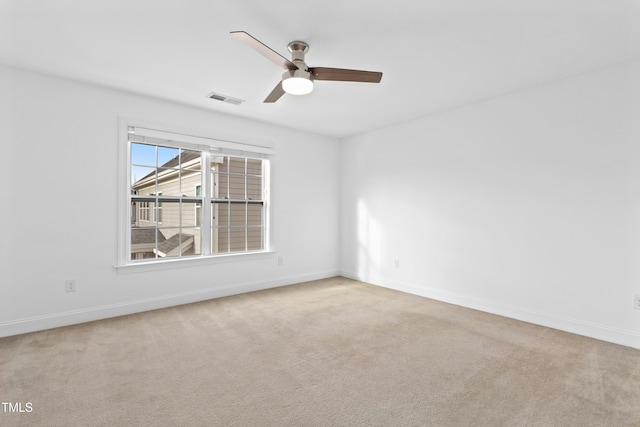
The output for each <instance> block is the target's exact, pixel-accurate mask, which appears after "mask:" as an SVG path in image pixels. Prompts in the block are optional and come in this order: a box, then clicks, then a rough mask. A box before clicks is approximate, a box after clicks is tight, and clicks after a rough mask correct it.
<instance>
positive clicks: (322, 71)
mask: <svg viewBox="0 0 640 427" xmlns="http://www.w3.org/2000/svg"><path fill="white" fill-rule="evenodd" d="M309 72H310V73H311V75H312V76H313V79H314V80H334V81H339V82H364V83H380V80H382V73H379V72H377V71H360V70H347V69H344V68H327V67H311V68H309Z"/></svg>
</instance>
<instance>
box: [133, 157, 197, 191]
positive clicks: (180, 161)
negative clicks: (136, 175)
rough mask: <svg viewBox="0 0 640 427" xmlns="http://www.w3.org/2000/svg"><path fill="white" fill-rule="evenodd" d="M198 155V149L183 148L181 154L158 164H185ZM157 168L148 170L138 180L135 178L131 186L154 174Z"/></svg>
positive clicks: (166, 165) (162, 166) (174, 165)
mask: <svg viewBox="0 0 640 427" xmlns="http://www.w3.org/2000/svg"><path fill="white" fill-rule="evenodd" d="M198 157H200V152H199V151H194V150H183V151H182V153H181V154H178V155H177V156H175V157H174V158H173V159H171V160H169V161H168V162H166V163H165V164H163V165H160V166H159V167H160V168H175V167H178V166H180V164H183V165H184V164H185V163H187V162H190V161H191V160H194V159H197V158H198ZM156 172H158V171H157V169H156V170H154V171H153V172H149V173H148V174H146V175H145V176H143V177H142V178H140V179H139V180H137V181H136V182H135V183H134V184H133V186H135V185H136V184H138V183H139V182H142V181H144V180H145V179H147V178H149V177H151V176H153V175H155V174H156Z"/></svg>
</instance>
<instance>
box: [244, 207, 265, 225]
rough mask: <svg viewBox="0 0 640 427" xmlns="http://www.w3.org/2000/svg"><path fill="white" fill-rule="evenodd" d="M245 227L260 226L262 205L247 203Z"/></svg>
mask: <svg viewBox="0 0 640 427" xmlns="http://www.w3.org/2000/svg"><path fill="white" fill-rule="evenodd" d="M247 225H262V205H261V204H260V205H259V204H257V203H249V204H248V205H247Z"/></svg>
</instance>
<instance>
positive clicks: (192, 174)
mask: <svg viewBox="0 0 640 427" xmlns="http://www.w3.org/2000/svg"><path fill="white" fill-rule="evenodd" d="M127 130H128V131H127V136H128V138H127V141H126V144H127V150H126V152H127V165H128V167H127V173H126V175H127V176H128V179H127V182H128V188H127V189H126V191H125V193H126V197H127V198H128V199H129V200H128V201H127V203H123V206H127V208H128V209H130V212H127V213H126V217H127V218H131V221H130V224H129V225H128V226H127V229H126V230H124V231H125V234H126V235H127V238H126V241H127V242H128V243H127V244H126V245H122V246H125V247H124V248H123V250H122V251H121V252H123V254H121V260H120V262H121V264H129V263H135V262H137V261H139V260H146V261H158V262H159V261H162V260H164V259H176V258H194V257H200V258H202V257H213V256H217V255H222V254H244V253H250V252H261V251H265V250H267V249H268V227H267V219H268V185H267V183H268V173H269V154H270V152H271V149H270V148H268V147H260V146H254V145H251V146H249V145H244V144H238V143H230V142H227V141H216V140H212V139H205V138H199V137H192V136H186V135H177V134H169V133H167V132H163V131H154V130H149V129H145V128H136V127H127ZM159 136H162V137H164V138H162V137H159ZM194 141H195V143H194ZM124 215H125V214H124V213H123V217H124ZM123 255H124V256H123ZM122 258H123V259H122Z"/></svg>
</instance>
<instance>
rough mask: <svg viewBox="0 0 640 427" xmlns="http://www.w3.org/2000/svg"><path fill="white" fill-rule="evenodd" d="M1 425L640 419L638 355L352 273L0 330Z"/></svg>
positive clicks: (626, 422)
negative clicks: (66, 323)
mask: <svg viewBox="0 0 640 427" xmlns="http://www.w3.org/2000/svg"><path fill="white" fill-rule="evenodd" d="M0 380H1V381H0V401H2V402H21V403H22V405H23V408H24V405H25V404H26V402H30V403H31V405H32V411H31V412H23V413H12V412H4V411H3V410H2V407H1V406H0V425H2V426H138V425H140V426H147V425H148V426H581V427H582V426H640V351H638V350H635V349H631V348H627V347H623V346H618V345H614V344H610V343H605V342H601V341H597V340H593V339H589V338H585V337H581V336H577V335H572V334H568V333H564V332H559V331H557V330H552V329H548V328H544V327H540V326H535V325H531V324H527V323H523V322H518V321H515V320H510V319H506V318H502V317H498V316H494V315H490V314H486V313H482V312H478V311H474V310H469V309H465V308H461V307H456V306H452V305H448V304H444V303H440V302H436V301H432V300H429V299H425V298H421V297H417V296H413V295H407V294H403V293H400V292H396V291H392V290H388V289H383V288H379V287H375V286H371V285H367V284H364V283H360V282H355V281H351V280H348V279H344V278H334V279H328V280H321V281H316V282H309V283H303V284H299V285H294V286H287V287H283V288H278V289H272V290H267V291H260V292H255V293H250V294H245V295H238V296H233V297H228V298H221V299H217V300H211V301H206V302H201V303H196V304H190V305H184V306H180V307H174V308H169V309H163V310H157V311H152V312H147V313H141V314H136V315H131V316H125V317H119V318H114V319H108V320H103V321H98V322H92V323H86V324H82V325H76V326H70V327H65V328H59V329H54V330H48V331H42V332H37V333H31V334H25V335H20V336H14V337H7V338H3V339H0Z"/></svg>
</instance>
